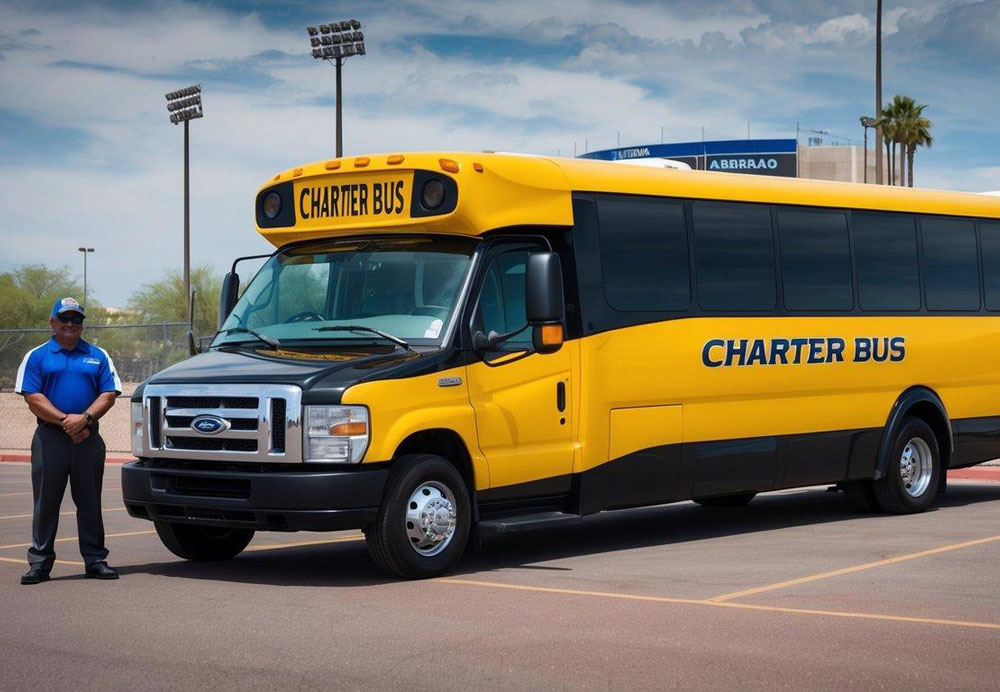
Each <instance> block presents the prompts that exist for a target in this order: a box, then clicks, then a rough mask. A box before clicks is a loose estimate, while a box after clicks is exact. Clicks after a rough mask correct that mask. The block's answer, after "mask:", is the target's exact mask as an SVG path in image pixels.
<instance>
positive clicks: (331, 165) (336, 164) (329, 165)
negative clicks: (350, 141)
mask: <svg viewBox="0 0 1000 692" xmlns="http://www.w3.org/2000/svg"><path fill="white" fill-rule="evenodd" d="M338 168H340V161H338V160H337V159H334V160H333V161H327V162H326V170H328V171H335V170H337V169H338Z"/></svg>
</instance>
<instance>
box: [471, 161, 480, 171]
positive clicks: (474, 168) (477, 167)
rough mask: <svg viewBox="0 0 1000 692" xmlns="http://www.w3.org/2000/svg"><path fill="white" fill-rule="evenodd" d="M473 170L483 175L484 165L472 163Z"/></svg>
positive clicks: (476, 162)
mask: <svg viewBox="0 0 1000 692" xmlns="http://www.w3.org/2000/svg"><path fill="white" fill-rule="evenodd" d="M472 170H474V171H475V172H476V173H482V172H483V164H481V163H479V162H478V161H474V162H473V163H472Z"/></svg>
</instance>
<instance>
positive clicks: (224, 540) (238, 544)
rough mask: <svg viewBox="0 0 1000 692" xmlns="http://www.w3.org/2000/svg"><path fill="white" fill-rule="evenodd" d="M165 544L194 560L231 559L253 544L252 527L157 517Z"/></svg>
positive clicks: (159, 530)
mask: <svg viewBox="0 0 1000 692" xmlns="http://www.w3.org/2000/svg"><path fill="white" fill-rule="evenodd" d="M153 525H154V526H155V527H156V533H157V535H158V536H159V537H160V541H161V542H162V543H163V545H164V546H165V547H166V548H167V550H169V551H170V552H172V553H173V554H174V555H176V556H177V557H181V558H184V559H185V560H193V561H195V562H207V561H211V560H231V559H232V558H234V557H236V556H237V555H239V554H240V553H242V552H243V549H244V548H246V547H247V545H249V544H250V541H251V540H252V539H253V534H254V532H253V531H250V530H248V529H226V528H222V527H219V526H198V525H197V524H171V523H169V522H165V521H154V522H153Z"/></svg>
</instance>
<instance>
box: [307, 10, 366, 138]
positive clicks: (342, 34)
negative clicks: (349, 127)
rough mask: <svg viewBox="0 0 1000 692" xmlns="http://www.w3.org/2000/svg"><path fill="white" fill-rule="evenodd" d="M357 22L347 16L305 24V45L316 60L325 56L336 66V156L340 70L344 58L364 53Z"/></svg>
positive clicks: (339, 132) (339, 130)
mask: <svg viewBox="0 0 1000 692" xmlns="http://www.w3.org/2000/svg"><path fill="white" fill-rule="evenodd" d="M360 29H361V22H359V21H358V20H357V19H347V20H344V21H340V22H330V23H329V24H320V25H318V27H316V26H307V27H306V32H307V33H308V34H309V37H310V38H309V46H310V48H311V51H312V56H313V58H314V59H316V60H328V61H330V62H332V63H333V65H334V67H335V68H336V70H337V156H338V157H339V156H343V155H344V146H343V126H342V122H343V118H342V115H343V107H342V100H343V99H342V98H341V70H342V68H343V66H344V61H345V60H346V59H347V58H350V57H352V56H355V55H365V44H364V40H365V35H364V34H363V33H361V31H360Z"/></svg>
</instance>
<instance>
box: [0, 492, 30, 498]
mask: <svg viewBox="0 0 1000 692" xmlns="http://www.w3.org/2000/svg"><path fill="white" fill-rule="evenodd" d="M30 494H31V492H26V493H0V497H14V496H15V495H30Z"/></svg>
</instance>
